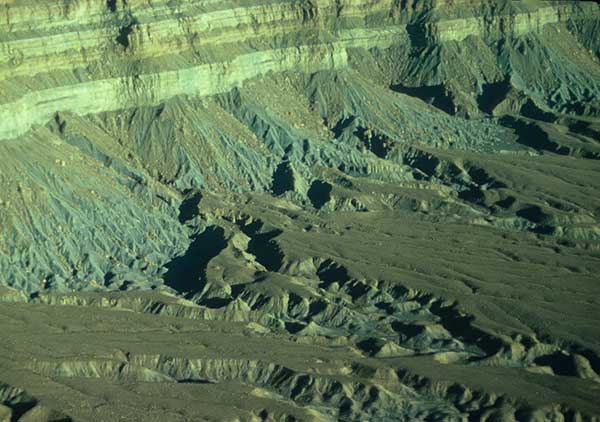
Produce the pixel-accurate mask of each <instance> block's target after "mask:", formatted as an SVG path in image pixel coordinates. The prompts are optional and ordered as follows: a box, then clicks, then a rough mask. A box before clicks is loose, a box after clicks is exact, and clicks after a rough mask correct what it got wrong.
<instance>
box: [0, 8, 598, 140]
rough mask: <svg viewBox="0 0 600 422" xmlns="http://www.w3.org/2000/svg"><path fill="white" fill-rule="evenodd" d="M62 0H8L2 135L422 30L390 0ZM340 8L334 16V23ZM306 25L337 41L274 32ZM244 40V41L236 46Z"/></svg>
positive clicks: (544, 18) (219, 88) (532, 24)
mask: <svg viewBox="0 0 600 422" xmlns="http://www.w3.org/2000/svg"><path fill="white" fill-rule="evenodd" d="M59 3H60V2H56V1H46V2H45V7H46V8H45V9H42V10H45V13H46V14H45V15H40V16H38V17H37V18H34V19H31V16H30V15H28V13H27V12H28V11H29V10H36V11H38V13H39V10H40V7H39V4H38V3H36V4H35V5H34V4H33V3H31V4H30V3H28V2H8V3H7V4H5V5H4V10H3V11H2V12H3V13H2V14H3V15H4V21H5V25H2V26H0V35H2V38H3V39H6V41H4V42H1V43H0V88H2V89H1V90H2V92H3V95H2V97H0V139H10V138H15V137H18V136H21V135H23V134H25V133H26V132H27V131H28V130H29V129H30V128H31V127H32V126H33V125H38V124H45V123H46V122H48V121H49V120H50V119H51V118H52V116H53V115H54V114H55V113H56V112H67V111H68V112H74V113H77V114H79V115H85V114H91V113H100V112H105V111H114V110H119V109H125V108H130V107H137V106H144V105H156V104H158V103H160V102H161V101H164V100H167V99H169V98H173V97H175V96H178V95H193V96H206V95H214V94H219V93H223V92H227V91H228V90H231V89H232V88H235V87H237V86H240V85H241V84H243V82H244V81H246V80H249V79H252V78H255V77H258V76H260V75H264V74H266V73H269V72H283V71H287V70H291V69H294V70H296V71H304V72H309V73H310V72H315V71H319V70H327V69H334V68H340V67H344V66H346V65H347V56H348V52H347V49H349V48H367V49H368V48H375V47H378V48H386V47H389V46H391V45H392V44H394V43H409V42H411V36H412V35H414V34H410V32H411V31H414V25H413V24H410V23H405V24H400V23H396V24H394V25H388V26H383V27H381V26H379V27H369V25H371V23H369V24H367V23H366V19H367V18H368V17H373V16H376V15H377V14H378V13H379V14H381V13H382V12H383V15H380V16H389V15H390V13H391V12H390V11H391V10H393V8H394V7H395V6H393V5H392V3H390V2H389V1H374V2H367V3H364V2H356V1H353V2H349V1H342V2H332V1H317V2H315V3H304V2H268V3H267V2H265V3H264V4H259V5H256V4H254V5H252V4H250V3H249V4H247V5H246V6H245V7H240V6H239V4H242V5H243V4H244V3H243V2H242V3H240V2H236V4H237V5H238V7H233V6H231V5H228V4H227V3H222V2H202V3H198V2H190V1H184V2H180V4H178V6H177V7H176V8H173V7H170V6H169V5H168V4H167V2H157V4H156V5H155V6H153V8H144V7H143V4H142V2H128V9H127V10H126V11H123V10H115V11H114V13H116V14H117V15H118V17H114V18H111V17H110V16H111V12H109V11H107V10H106V7H105V5H104V3H103V2H90V1H78V2H70V3H69V4H70V5H69V6H68V7H67V6H64V5H62V4H59ZM138 3H139V4H138ZM99 4H100V5H99ZM34 6H35V9H34ZM228 6H229V8H227V7H228ZM0 10H1V8H0ZM513 12H514V11H513ZM597 16H598V7H597V6H596V5H594V4H591V3H590V4H578V5H576V4H570V5H564V4H563V5H558V6H544V7H539V8H537V9H535V10H521V11H517V12H515V13H512V14H507V15H506V16H503V17H501V18H500V19H499V20H498V21H497V22H490V21H488V20H486V19H484V18H483V17H480V16H474V17H471V18H466V19H465V18H463V19H454V18H452V17H449V18H447V19H443V20H438V21H435V22H432V23H428V24H425V25H423V26H422V27H419V29H418V30H419V31H422V33H423V35H425V36H426V37H430V38H432V39H434V40H436V42H451V41H462V40H464V39H465V38H467V37H469V36H472V35H482V34H486V33H489V32H493V29H494V28H496V27H497V28H502V30H503V31H506V30H510V31H512V32H513V33H514V34H516V35H521V34H524V33H527V32H529V31H539V30H541V28H542V27H543V26H544V25H546V24H550V23H556V22H560V21H562V20H566V19H575V20H577V19H592V18H594V17H597ZM332 18H335V19H336V22H335V23H332V22H329V23H328V22H327V20H328V19H332ZM357 18H358V19H362V20H363V22H362V23H360V24H359V25H358V26H359V27H356V26H357V25H356V22H355V21H354V20H355V19H357ZM388 20H389V19H388ZM409 20H410V18H408V17H402V18H401V19H400V21H405V22H408V21H409ZM34 23H35V24H36V25H37V26H36V28H35V31H34V30H33V29H34V28H33V27H32V25H33V24H34ZM133 23H135V25H133ZM119 25H133V26H135V28H132V29H131V33H128V35H127V44H128V45H127V50H128V51H123V52H122V53H121V54H118V53H116V54H115V53H114V52H112V53H107V51H108V50H114V48H112V47H114V42H115V41H114V37H115V34H116V33H117V32H118V30H119ZM352 26H354V27H352ZM303 28H304V29H305V30H308V31H311V33H313V34H314V35H315V36H316V37H317V38H319V39H320V38H325V39H327V38H329V39H330V41H328V42H323V41H319V40H313V41H310V42H309V43H306V42H304V43H303V44H302V45H297V46H296V45H295V46H293V47H290V46H289V45H293V44H294V43H293V42H291V41H290V42H279V44H283V45H273V44H277V43H275V42H274V41H273V39H274V38H278V39H281V38H282V37H283V38H285V37H290V38H291V39H292V40H293V34H295V33H298V32H299V31H302V30H303ZM134 29H135V30H134ZM318 34H320V35H318ZM250 39H254V40H255V42H254V43H253V44H252V46H251V47H250V46H249V45H246V44H244V45H240V43H248V42H249V40H250ZM260 42H262V44H261V43H260ZM236 44H238V45H240V46H238V47H237V48H236V47H235V46H236ZM215 46H221V47H224V46H231V49H229V48H228V49H226V50H227V51H229V50H231V53H229V55H230V56H231V57H226V58H225V60H217V61H211V60H205V59H198V61H199V62H200V63H195V64H194V63H189V61H186V60H181V63H182V64H175V65H173V66H174V67H175V68H173V66H171V68H169V67H167V64H166V63H168V62H169V61H171V60H170V58H172V57H175V56H176V55H178V54H179V55H183V54H188V53H190V52H192V53H194V54H195V53H198V52H202V51H203V49H210V48H212V47H215ZM257 49H258V51H257ZM205 56H206V57H210V56H211V54H210V53H206V54H205ZM150 60H162V61H163V62H165V65H164V66H165V68H164V69H163V68H162V67H161V66H158V67H159V69H157V70H150V71H149V70H147V69H149V67H147V66H145V69H146V70H145V72H144V74H140V72H139V71H136V69H137V67H136V66H128V65H127V63H129V62H139V63H144V62H146V61H150ZM113 61H114V62H120V63H122V64H123V66H121V67H120V70H115V72H116V74H104V73H103V72H104V71H101V72H91V73H90V72H89V71H86V70H85V69H87V68H88V67H89V66H96V68H100V69H102V67H103V63H107V62H113ZM172 61H173V62H174V63H178V62H177V60H172ZM113 68H116V69H119V66H116V67H113ZM76 69H77V70H78V71H82V72H83V73H84V74H85V77H84V78H83V79H82V80H81V82H77V81H76V80H73V81H70V82H67V83H64V82H62V83H59V84H54V85H52V87H51V88H50V87H45V86H44V84H43V83H35V81H36V80H37V79H40V80H41V79H43V78H47V79H49V80H59V79H60V78H57V77H56V76H55V75H58V72H69V71H74V70H76ZM82 69H83V70H82ZM42 75H43V77H42V78H40V76H42Z"/></svg>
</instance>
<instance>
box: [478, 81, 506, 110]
mask: <svg viewBox="0 0 600 422" xmlns="http://www.w3.org/2000/svg"><path fill="white" fill-rule="evenodd" d="M511 89H512V85H511V83H510V78H506V79H504V80H502V81H499V82H492V83H489V84H483V85H482V87H481V94H479V96H478V97H477V104H478V105H479V109H480V110H481V111H483V112H484V113H487V114H492V113H493V111H494V109H495V108H496V106H497V105H498V104H500V103H501V102H502V101H504V100H505V99H506V96H507V95H508V94H509V92H510V91H511Z"/></svg>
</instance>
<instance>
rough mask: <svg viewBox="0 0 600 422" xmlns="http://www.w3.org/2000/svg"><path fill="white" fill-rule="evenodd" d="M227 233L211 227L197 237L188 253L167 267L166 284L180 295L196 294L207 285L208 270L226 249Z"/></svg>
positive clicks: (216, 227)
mask: <svg viewBox="0 0 600 422" xmlns="http://www.w3.org/2000/svg"><path fill="white" fill-rule="evenodd" d="M226 246H227V242H226V240H225V231H224V230H223V228H221V227H218V226H211V227H208V228H207V229H206V230H204V231H203V232H202V233H200V234H199V235H197V236H195V237H194V238H193V240H192V243H191V244H190V246H189V247H188V249H187V251H186V252H185V253H184V254H183V255H182V256H180V257H177V258H175V259H173V260H172V261H171V262H170V263H169V264H167V265H166V268H167V272H166V274H165V275H164V280H165V284H166V285H167V286H169V287H171V288H173V289H175V290H176V291H177V292H179V293H195V292H199V291H201V290H202V287H203V286H204V284H205V283H206V268H207V266H208V263H209V262H210V260H211V259H213V258H214V257H216V256H217V255H218V254H219V253H220V252H221V251H222V250H223V249H225V247H226Z"/></svg>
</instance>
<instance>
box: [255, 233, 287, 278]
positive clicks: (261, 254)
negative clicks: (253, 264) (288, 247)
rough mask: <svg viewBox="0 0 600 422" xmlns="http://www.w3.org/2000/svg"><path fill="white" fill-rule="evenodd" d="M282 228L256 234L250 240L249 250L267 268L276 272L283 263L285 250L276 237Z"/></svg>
mask: <svg viewBox="0 0 600 422" xmlns="http://www.w3.org/2000/svg"><path fill="white" fill-rule="evenodd" d="M282 233H283V231H281V230H278V229H277V230H273V231H270V232H267V233H261V234H256V235H254V236H252V237H251V239H250V242H248V252H250V253H251V254H252V255H254V256H255V257H256V260H257V261H258V262H259V263H260V264H261V265H262V266H263V267H265V268H266V269H267V270H269V271H273V272H276V271H278V270H279V268H281V266H282V265H283V258H284V255H283V252H282V251H281V249H280V248H279V245H278V244H277V242H276V241H275V240H273V239H274V238H276V237H277V236H279V235H280V234H282Z"/></svg>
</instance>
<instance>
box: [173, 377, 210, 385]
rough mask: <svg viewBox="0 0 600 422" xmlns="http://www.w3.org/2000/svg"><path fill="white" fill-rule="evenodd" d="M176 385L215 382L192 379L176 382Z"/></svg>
mask: <svg viewBox="0 0 600 422" xmlns="http://www.w3.org/2000/svg"><path fill="white" fill-rule="evenodd" d="M177 383H178V384H216V382H214V381H210V380H205V379H192V378H188V379H183V380H179V381H177Z"/></svg>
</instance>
